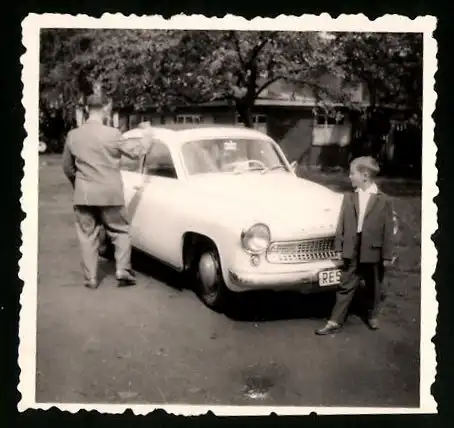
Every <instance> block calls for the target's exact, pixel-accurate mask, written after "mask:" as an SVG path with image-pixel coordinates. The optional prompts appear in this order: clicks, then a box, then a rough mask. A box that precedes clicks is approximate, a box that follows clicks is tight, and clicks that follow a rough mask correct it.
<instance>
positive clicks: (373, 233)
mask: <svg viewBox="0 0 454 428" xmlns="http://www.w3.org/2000/svg"><path fill="white" fill-rule="evenodd" d="M379 171H380V168H379V166H378V164H377V162H376V161H375V159H374V158H372V157H370V156H363V157H359V158H356V159H354V160H353V161H352V162H351V164H350V175H349V178H350V181H351V183H352V186H353V187H354V188H355V191H354V192H352V193H347V194H345V196H344V200H343V202H342V208H341V213H340V218H339V223H338V226H337V231H336V240H335V246H336V250H337V251H339V252H341V253H342V258H343V259H344V266H343V273H342V283H341V284H340V286H339V289H338V291H337V294H336V303H335V306H334V308H333V310H332V312H331V316H330V319H329V321H328V322H327V323H326V325H325V326H324V327H323V328H321V329H319V330H317V331H316V332H315V333H316V334H318V335H326V334H331V333H335V332H337V331H339V330H340V329H341V328H342V324H343V323H344V320H345V318H346V315H347V311H348V308H349V306H350V303H351V301H352V299H353V295H354V292H355V290H356V287H357V286H358V283H359V280H360V279H361V278H362V279H363V280H364V281H365V284H366V290H367V292H368V297H369V300H370V306H369V308H368V325H369V327H370V328H371V329H372V330H376V329H378V328H379V325H378V319H377V315H378V305H379V303H380V299H381V282H382V279H383V273H384V266H385V265H388V264H389V263H390V261H391V260H392V258H393V254H392V239H393V209H392V205H391V200H390V199H389V198H388V196H386V195H385V194H384V193H382V192H381V191H380V190H379V189H378V187H377V185H376V184H375V176H376V175H377V174H378V172H379Z"/></svg>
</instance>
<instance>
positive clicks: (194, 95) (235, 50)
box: [159, 31, 333, 127]
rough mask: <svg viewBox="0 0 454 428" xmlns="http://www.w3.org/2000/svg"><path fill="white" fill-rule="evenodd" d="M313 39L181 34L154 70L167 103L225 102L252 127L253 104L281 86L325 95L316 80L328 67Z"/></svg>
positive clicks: (329, 61) (279, 34) (236, 33)
mask: <svg viewBox="0 0 454 428" xmlns="http://www.w3.org/2000/svg"><path fill="white" fill-rule="evenodd" d="M324 43H325V42H324V40H323V39H321V38H320V37H319V35H318V33H303V32H277V31H276V32H270V31H260V32H258V31H255V32H254V31H186V32H182V34H181V35H180V41H179V43H175V44H174V45H173V46H172V47H171V48H169V49H167V50H165V51H164V52H163V54H164V55H163V57H162V61H161V67H160V72H161V73H160V75H161V77H162V83H161V84H160V85H159V86H160V87H161V88H163V91H162V94H163V95H164V97H165V98H166V99H167V100H172V101H175V100H180V101H181V100H182V101H183V102H189V103H201V102H207V101H213V100H226V101H229V102H231V103H232V105H234V106H235V107H236V110H237V113H238V114H239V116H240V118H241V120H242V122H243V123H244V124H245V125H246V126H249V127H250V126H252V108H253V106H254V103H255V101H256V100H257V98H258V97H259V96H260V95H261V94H262V93H263V92H264V91H265V90H266V89H267V88H268V87H269V86H270V85H271V84H273V83H274V82H276V81H278V80H286V81H288V82H293V83H299V84H301V85H302V86H308V87H310V88H311V89H313V90H314V91H315V92H316V93H317V94H321V93H328V92H329V88H327V87H322V86H321V85H320V84H319V81H318V78H319V76H320V75H321V74H323V73H325V72H326V71H328V70H329V69H330V67H331V66H332V65H333V61H332V57H330V56H329V55H326V52H325V51H324V47H325V45H324Z"/></svg>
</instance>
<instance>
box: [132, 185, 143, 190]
mask: <svg viewBox="0 0 454 428" xmlns="http://www.w3.org/2000/svg"><path fill="white" fill-rule="evenodd" d="M132 188H133V189H134V190H140V189H141V188H142V186H132Z"/></svg>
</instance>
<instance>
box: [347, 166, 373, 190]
mask: <svg viewBox="0 0 454 428" xmlns="http://www.w3.org/2000/svg"><path fill="white" fill-rule="evenodd" d="M348 177H349V178H350V181H351V183H352V186H353V187H355V188H356V187H362V186H363V185H364V184H365V183H367V181H368V179H369V177H368V174H367V172H360V171H358V169H357V168H356V167H355V166H354V165H351V166H350V174H349V176H348Z"/></svg>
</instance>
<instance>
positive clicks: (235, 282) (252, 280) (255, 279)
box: [227, 260, 342, 293]
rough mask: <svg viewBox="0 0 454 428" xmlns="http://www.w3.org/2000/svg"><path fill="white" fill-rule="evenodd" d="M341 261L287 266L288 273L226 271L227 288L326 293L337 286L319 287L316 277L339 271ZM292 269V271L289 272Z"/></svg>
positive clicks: (239, 290)
mask: <svg viewBox="0 0 454 428" xmlns="http://www.w3.org/2000/svg"><path fill="white" fill-rule="evenodd" d="M341 267H342V261H341V260H324V261H320V262H315V263H307V264H299V265H298V266H297V267H296V266H292V265H288V266H287V268H288V269H289V270H288V271H282V270H281V271H275V272H270V271H267V272H261V271H254V270H252V269H251V270H248V271H236V270H233V269H229V271H228V281H227V285H228V287H229V288H230V289H231V290H232V291H235V292H242V291H250V290H274V291H285V290H295V291H299V292H301V293H315V292H319V291H325V290H326V291H328V290H332V289H335V288H337V287H338V284H334V285H329V286H320V285H319V282H318V275H319V273H320V272H322V271H325V270H331V269H340V268H341ZM290 269H292V270H290Z"/></svg>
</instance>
